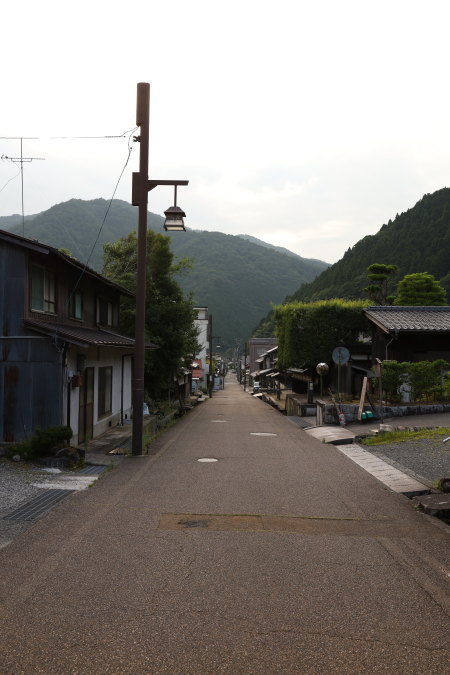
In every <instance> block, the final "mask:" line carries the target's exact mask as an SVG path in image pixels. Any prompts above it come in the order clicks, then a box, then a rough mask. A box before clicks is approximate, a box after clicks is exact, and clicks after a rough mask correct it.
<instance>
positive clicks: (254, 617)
mask: <svg viewBox="0 0 450 675" xmlns="http://www.w3.org/2000/svg"><path fill="white" fill-rule="evenodd" d="M153 449H154V454H152V455H151V456H146V457H126V458H124V459H123V461H122V462H121V463H120V465H119V466H118V467H117V469H116V470H114V471H112V472H109V473H108V474H107V475H105V476H104V477H103V478H102V479H101V480H100V481H98V482H97V483H96V484H95V486H94V487H92V488H91V489H89V490H84V491H82V492H79V493H76V494H75V495H74V496H72V497H70V499H67V500H65V501H63V502H61V503H60V504H59V505H58V506H57V507H56V508H55V509H54V510H53V511H52V512H51V513H50V514H49V515H47V516H46V517H45V518H43V519H42V520H40V521H39V522H38V523H36V525H34V526H33V527H32V528H30V529H29V530H28V531H27V533H26V536H23V535H21V536H19V537H18V538H17V539H16V540H15V541H13V542H12V543H11V544H10V546H8V547H7V548H6V549H4V550H3V551H1V552H0V559H1V563H2V569H3V570H4V571H3V573H2V575H1V577H0V598H1V600H2V602H3V614H2V618H1V620H0V630H1V634H2V646H3V656H2V662H1V669H2V672H6V673H10V672H11V673H16V672H26V673H35V672H36V673H38V672H45V673H78V674H84V673H86V675H87V674H89V675H90V673H93V672H95V673H98V674H100V675H102V674H103V673H105V674H106V673H121V674H122V673H125V674H130V675H131V674H133V675H134V674H136V673H174V674H175V673H176V674H178V673H183V674H184V673H188V674H191V673H192V674H194V673H195V674H196V675H197V673H233V675H234V673H255V674H256V673H257V674H258V675H259V674H260V673H263V674H265V673H267V674H272V673H289V674H290V673H296V672H297V673H321V674H322V673H346V674H347V673H379V672H386V673H406V672H407V673H411V674H417V675H418V674H419V673H420V674H422V673H444V672H446V670H447V665H448V661H447V659H448V652H447V651H446V649H447V638H448V623H447V619H446V614H445V610H446V590H447V589H448V585H447V584H448V579H447V577H446V573H445V570H444V567H445V560H446V557H447V547H448V535H447V529H446V528H445V527H444V526H443V525H442V524H441V523H438V524H434V523H433V522H432V519H430V518H428V517H426V516H424V515H422V514H420V513H417V512H416V511H415V510H414V509H413V507H412V504H411V502H410V501H409V500H407V499H406V498H404V497H402V496H399V495H396V494H394V493H393V492H391V491H389V490H388V489H386V488H385V487H384V486H383V485H382V484H381V483H380V482H378V481H377V480H375V479H374V478H373V477H372V476H370V475H369V474H368V473H367V472H366V471H364V470H363V469H362V468H361V467H360V466H358V465H357V464H355V463H354V462H352V461H351V460H350V459H348V458H347V457H346V456H345V455H344V454H342V453H341V452H340V451H339V450H338V449H336V448H334V447H333V446H328V445H324V444H322V443H319V442H318V441H316V440H315V439H313V438H309V437H308V436H307V434H305V433H304V432H303V431H302V430H301V429H298V428H297V427H296V426H295V425H293V424H291V423H290V422H289V421H288V420H287V419H286V418H285V417H284V416H282V415H280V414H279V413H277V412H276V411H275V410H274V409H273V408H271V407H270V406H267V405H264V404H263V403H262V402H261V401H258V400H255V399H254V398H253V397H251V396H248V395H246V394H244V392H242V390H241V389H240V387H239V385H238V384H237V383H236V382H235V381H234V380H232V379H231V378H228V379H227V382H226V386H225V389H224V390H222V391H219V392H216V393H215V394H214V396H213V398H212V400H210V401H208V402H206V403H205V404H204V405H202V406H200V407H198V408H196V409H195V410H193V411H192V412H191V413H190V414H189V415H188V416H186V417H185V418H183V419H181V420H180V421H179V422H178V423H177V424H176V425H175V426H173V427H172V428H170V429H169V430H168V431H167V432H166V433H164V434H162V435H161V436H160V437H159V438H158V439H156V441H155V443H154V447H153ZM199 460H202V461H199ZM204 460H207V461H204Z"/></svg>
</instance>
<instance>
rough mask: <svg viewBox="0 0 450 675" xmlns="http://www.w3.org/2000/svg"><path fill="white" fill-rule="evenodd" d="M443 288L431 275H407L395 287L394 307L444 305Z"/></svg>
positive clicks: (445, 299) (424, 273) (444, 293)
mask: <svg viewBox="0 0 450 675" xmlns="http://www.w3.org/2000/svg"><path fill="white" fill-rule="evenodd" d="M446 304H447V296H446V292H445V288H444V287H443V286H441V284H440V283H439V281H437V280H436V279H435V278H434V276H433V275H432V274H426V272H417V273H416V274H407V275H406V276H404V277H403V279H402V280H401V281H399V284H398V286H397V295H396V297H395V300H394V305H425V306H427V305H428V306H429V305H446Z"/></svg>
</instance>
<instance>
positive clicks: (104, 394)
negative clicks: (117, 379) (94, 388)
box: [98, 366, 112, 418]
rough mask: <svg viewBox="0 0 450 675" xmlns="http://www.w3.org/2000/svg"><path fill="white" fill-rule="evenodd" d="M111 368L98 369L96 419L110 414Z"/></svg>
mask: <svg viewBox="0 0 450 675" xmlns="http://www.w3.org/2000/svg"><path fill="white" fill-rule="evenodd" d="M111 407H112V367H111V366H107V367H106V368H99V369H98V417H99V418H100V417H104V416H105V415H108V414H111Z"/></svg>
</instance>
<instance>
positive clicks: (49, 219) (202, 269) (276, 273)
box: [0, 199, 327, 346]
mask: <svg viewBox="0 0 450 675" xmlns="http://www.w3.org/2000/svg"><path fill="white" fill-rule="evenodd" d="M106 207H107V202H106V201H105V200H104V199H94V200H92V201H84V200H81V199H71V200H70V201H68V202H63V203H61V204H56V205H55V206H53V207H52V208H50V209H48V211H44V212H42V213H39V214H36V215H35V216H33V218H32V219H28V220H27V221H26V222H25V236H26V237H30V238H32V239H37V240H39V241H42V242H44V243H47V244H51V245H52V246H56V247H57V248H65V249H68V250H69V251H70V252H71V253H72V255H74V256H75V257H76V258H78V259H79V260H82V261H83V262H84V261H86V258H87V256H88V255H89V251H90V249H91V247H92V245H93V243H94V240H95V237H96V235H97V232H98V230H99V227H100V224H101V222H102V219H103V217H104V215H105V212H106ZM8 218H10V219H9V220H7V221H5V218H3V219H0V228H2V229H8V230H10V231H12V232H15V233H17V234H22V224H21V217H20V216H17V217H16V219H15V220H14V218H12V219H11V217H8ZM163 222H164V219H163V218H162V217H161V216H158V215H156V214H154V213H149V214H148V223H149V227H151V228H152V229H154V230H155V231H158V232H161V233H164V230H163V227H162V225H163ZM136 223H137V209H136V207H134V206H131V204H129V203H128V202H124V201H121V200H114V202H113V204H112V207H111V210H110V212H109V214H108V217H107V219H106V222H105V225H104V227H103V230H102V232H101V235H100V237H99V242H98V244H97V245H96V247H95V249H94V254H93V255H92V257H91V260H90V263H89V264H90V266H91V267H94V268H96V269H98V270H101V268H102V253H103V243H104V242H107V241H108V242H109V241H116V240H117V239H119V238H120V237H122V236H124V235H126V234H128V233H129V232H131V231H132V230H134V229H136ZM169 236H170V237H171V248H172V250H173V252H174V253H175V255H176V256H177V257H178V258H183V257H188V258H190V259H191V260H192V262H193V264H192V269H191V270H190V271H187V272H185V273H183V274H182V275H181V276H180V278H179V282H180V284H181V286H182V287H183V289H184V290H185V291H186V292H192V293H193V296H194V301H195V303H196V304H198V305H205V306H208V307H209V308H210V311H211V313H212V315H213V321H214V335H220V336H221V344H223V345H224V346H230V345H231V344H232V341H233V339H234V338H246V337H248V335H250V333H251V330H252V328H253V327H254V326H255V324H256V323H257V321H258V319H260V317H261V316H262V315H264V314H266V313H267V312H268V310H269V309H270V305H271V303H276V304H277V303H280V302H281V301H282V300H283V298H285V297H286V295H287V294H289V293H292V292H293V291H294V290H295V289H296V288H298V286H299V284H301V283H303V282H307V281H311V280H312V279H314V277H315V276H316V275H317V274H318V273H319V272H321V271H322V270H323V269H325V268H326V267H327V263H324V262H321V261H318V260H308V259H306V258H301V257H300V256H297V255H296V254H293V255H291V256H288V255H287V254H286V253H284V252H280V251H278V250H276V247H272V246H271V245H270V244H269V245H262V242H261V243H258V244H257V243H255V242H253V241H248V240H246V239H245V238H241V237H239V236H235V235H227V234H222V233H220V232H207V231H199V230H188V231H187V232H176V233H172V234H171V235H169ZM257 241H258V240H257ZM264 244H265V242H264Z"/></svg>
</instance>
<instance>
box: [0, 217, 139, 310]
mask: <svg viewBox="0 0 450 675" xmlns="http://www.w3.org/2000/svg"><path fill="white" fill-rule="evenodd" d="M0 239H2V240H4V241H6V242H8V243H9V244H14V245H16V246H21V247H23V248H28V249H31V250H33V251H37V252H38V253H45V254H48V253H51V254H53V255H55V256H56V257H57V258H59V259H60V260H63V261H64V262H65V263H67V264H68V265H70V266H72V267H75V268H76V269H77V270H78V271H80V272H83V275H85V276H87V277H90V278H94V279H97V280H98V281H101V282H102V283H103V284H105V285H106V286H110V287H111V288H114V289H115V290H116V291H119V292H120V294H121V295H126V296H128V297H129V298H134V297H135V295H134V293H131V291H129V290H128V289H127V288H124V287H123V286H120V285H119V284H116V283H114V282H113V281H111V280H110V279H107V278H106V277H104V276H103V275H102V274H99V273H98V272H96V271H95V270H93V269H91V268H90V267H87V265H85V264H84V263H83V262H81V260H77V259H76V258H73V257H72V256H70V255H66V254H65V253H63V252H62V251H60V250H59V249H57V248H55V247H54V246H49V245H48V244H43V243H42V242H40V241H37V240H36V239H28V238H27V237H21V236H20V235H18V234H13V233H12V232H7V231H5V230H0Z"/></svg>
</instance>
